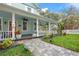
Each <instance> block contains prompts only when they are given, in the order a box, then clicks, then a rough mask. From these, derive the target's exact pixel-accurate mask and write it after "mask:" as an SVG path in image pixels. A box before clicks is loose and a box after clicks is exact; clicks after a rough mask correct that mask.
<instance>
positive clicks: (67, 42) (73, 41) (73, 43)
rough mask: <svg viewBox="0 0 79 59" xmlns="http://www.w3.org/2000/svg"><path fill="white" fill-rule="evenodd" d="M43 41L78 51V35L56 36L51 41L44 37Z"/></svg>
mask: <svg viewBox="0 0 79 59" xmlns="http://www.w3.org/2000/svg"><path fill="white" fill-rule="evenodd" d="M44 41H46V42H49V43H52V44H55V45H58V46H61V47H64V48H67V49H70V50H73V51H76V52H79V35H76V34H73V35H65V36H56V37H54V38H52V40H51V42H50V40H49V39H44Z"/></svg>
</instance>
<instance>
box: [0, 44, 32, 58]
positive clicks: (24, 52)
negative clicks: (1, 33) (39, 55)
mask: <svg viewBox="0 0 79 59" xmlns="http://www.w3.org/2000/svg"><path fill="white" fill-rule="evenodd" d="M31 55H32V53H31V52H30V51H29V50H28V49H24V46H23V45H18V46H16V47H13V48H9V49H6V50H2V51H0V56H31Z"/></svg>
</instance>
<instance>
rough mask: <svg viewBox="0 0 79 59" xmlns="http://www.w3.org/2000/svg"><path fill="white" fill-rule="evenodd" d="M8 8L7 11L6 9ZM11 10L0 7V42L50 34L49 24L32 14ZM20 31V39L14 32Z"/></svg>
mask: <svg viewBox="0 0 79 59" xmlns="http://www.w3.org/2000/svg"><path fill="white" fill-rule="evenodd" d="M7 8H9V9H7ZM16 11H17V12H16ZM23 12H24V11H21V10H18V9H14V10H13V9H12V8H10V7H7V6H3V5H2V6H1V5H0V40H4V39H5V38H12V39H13V40H16V39H21V38H25V37H27V36H32V37H39V36H43V35H44V34H45V33H46V32H49V33H50V30H51V29H50V22H49V21H47V20H46V19H44V18H40V16H39V17H37V16H36V15H33V14H30V13H29V14H28V13H23ZM17 29H18V30H20V31H21V33H20V36H21V37H20V38H17V34H16V33H15V32H16V30H17Z"/></svg>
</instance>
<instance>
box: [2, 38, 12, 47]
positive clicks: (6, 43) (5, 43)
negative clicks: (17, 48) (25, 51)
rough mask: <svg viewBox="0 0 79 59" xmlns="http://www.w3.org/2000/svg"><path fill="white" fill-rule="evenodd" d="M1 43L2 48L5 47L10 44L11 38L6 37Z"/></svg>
mask: <svg viewBox="0 0 79 59" xmlns="http://www.w3.org/2000/svg"><path fill="white" fill-rule="evenodd" d="M2 44H3V46H4V48H7V47H10V46H12V44H13V41H12V40H11V38H6V39H4V41H3V43H2Z"/></svg>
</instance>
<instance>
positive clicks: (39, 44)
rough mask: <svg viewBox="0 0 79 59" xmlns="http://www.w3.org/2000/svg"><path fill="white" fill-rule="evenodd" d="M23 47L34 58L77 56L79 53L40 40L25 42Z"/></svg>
mask: <svg viewBox="0 0 79 59" xmlns="http://www.w3.org/2000/svg"><path fill="white" fill-rule="evenodd" d="M24 43H25V44H24V45H25V47H26V48H28V49H29V50H30V51H31V52H32V53H33V55H35V56H73V55H74V56H79V53H76V52H73V51H71V50H67V49H65V48H62V47H59V46H56V45H53V44H49V43H46V42H43V41H42V40H41V39H39V38H37V39H32V40H26V41H25V42H24Z"/></svg>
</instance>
